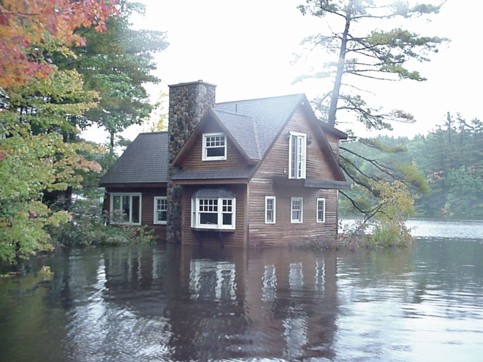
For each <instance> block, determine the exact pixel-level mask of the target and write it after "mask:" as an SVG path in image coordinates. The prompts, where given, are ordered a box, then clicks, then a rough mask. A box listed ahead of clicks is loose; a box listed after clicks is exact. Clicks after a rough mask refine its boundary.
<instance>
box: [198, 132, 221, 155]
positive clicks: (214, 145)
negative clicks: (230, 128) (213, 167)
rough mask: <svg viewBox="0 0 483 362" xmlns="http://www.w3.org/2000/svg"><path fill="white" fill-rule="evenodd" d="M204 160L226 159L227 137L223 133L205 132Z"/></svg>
mask: <svg viewBox="0 0 483 362" xmlns="http://www.w3.org/2000/svg"><path fill="white" fill-rule="evenodd" d="M202 160H203V161H216V160H226V137H225V135H224V134H223V133H204V134H203V156H202Z"/></svg>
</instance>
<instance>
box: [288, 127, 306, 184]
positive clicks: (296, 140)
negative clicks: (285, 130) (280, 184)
mask: <svg viewBox="0 0 483 362" xmlns="http://www.w3.org/2000/svg"><path fill="white" fill-rule="evenodd" d="M306 156H307V135H306V134H305V133H298V132H290V144H289V174H288V175H289V178H293V179H304V178H305V172H306V158H307V157H306Z"/></svg>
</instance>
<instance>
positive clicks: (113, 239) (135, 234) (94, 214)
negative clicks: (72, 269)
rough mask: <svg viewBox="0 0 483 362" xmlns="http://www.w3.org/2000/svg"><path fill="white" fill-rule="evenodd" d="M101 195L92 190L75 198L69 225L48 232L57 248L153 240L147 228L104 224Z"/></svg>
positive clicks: (152, 234)
mask: <svg viewBox="0 0 483 362" xmlns="http://www.w3.org/2000/svg"><path fill="white" fill-rule="evenodd" d="M100 196H101V193H100V192H99V191H93V192H91V193H90V194H88V195H87V196H85V197H82V198H79V199H77V200H76V201H75V202H74V203H73V205H72V208H71V210H70V215H71V220H70V222H69V223H66V224H62V225H60V226H59V227H56V228H51V229H50V234H51V236H52V239H53V240H54V241H55V244H56V245H57V246H64V247H83V246H90V245H117V244H125V243H130V242H137V243H148V242H153V241H155V235H154V232H153V231H152V230H151V229H149V228H145V227H137V226H136V227H130V226H125V227H113V226H110V225H107V224H106V214H105V213H103V212H102V202H101V201H100V199H101V197H100Z"/></svg>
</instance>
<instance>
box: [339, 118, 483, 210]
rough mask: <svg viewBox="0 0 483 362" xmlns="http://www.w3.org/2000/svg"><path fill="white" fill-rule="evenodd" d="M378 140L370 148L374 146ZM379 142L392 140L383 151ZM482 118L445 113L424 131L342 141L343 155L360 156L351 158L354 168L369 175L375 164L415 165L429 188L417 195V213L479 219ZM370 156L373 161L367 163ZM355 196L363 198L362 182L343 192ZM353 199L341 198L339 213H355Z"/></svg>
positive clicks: (482, 175)
mask: <svg viewBox="0 0 483 362" xmlns="http://www.w3.org/2000/svg"><path fill="white" fill-rule="evenodd" d="M376 144H377V145H379V146H378V147H374V145H376ZM380 145H391V146H390V147H387V149H386V150H384V151H387V150H389V149H390V150H391V151H390V152H383V151H381V146H380ZM482 146H483V122H482V121H480V120H478V119H474V120H472V121H466V120H465V119H464V118H462V117H461V116H460V115H457V116H451V115H450V114H448V115H447V118H446V120H445V122H444V123H443V124H441V125H439V126H438V127H437V128H436V129H435V130H433V131H432V132H430V133H429V134H427V135H424V136H421V135H419V136H416V137H415V138H413V139H409V138H407V137H389V136H380V137H377V138H374V139H370V140H367V139H365V140H358V141H354V142H350V143H348V144H346V145H344V149H345V150H343V151H342V153H341V156H342V157H344V156H345V155H347V154H350V153H351V152H354V153H357V154H360V155H363V156H364V157H365V158H366V160H364V159H362V158H356V159H353V160H352V162H354V163H355V167H357V168H359V169H360V170H361V171H362V172H365V173H368V174H371V173H372V172H374V169H375V166H374V163H375V164H386V165H391V167H392V168H394V169H398V168H404V167H405V166H404V165H412V166H415V167H416V168H417V169H418V170H419V171H420V173H422V174H423V175H424V177H425V178H426V180H427V184H428V186H429V190H427V192H425V193H421V194H420V195H418V196H417V197H416V200H415V215H414V216H416V217H424V218H451V219H483V147H482ZM367 160H370V161H371V162H372V163H371V162H367ZM347 195H348V196H349V197H350V198H352V199H354V200H361V199H363V196H364V195H363V191H362V190H361V188H360V187H357V186H356V187H354V188H353V189H352V190H350V191H349V192H347ZM354 211H355V210H354V208H353V205H352V203H351V202H350V200H349V199H347V198H342V199H341V212H342V213H343V214H344V215H350V214H352V213H354Z"/></svg>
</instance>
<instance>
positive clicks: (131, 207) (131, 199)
mask: <svg viewBox="0 0 483 362" xmlns="http://www.w3.org/2000/svg"><path fill="white" fill-rule="evenodd" d="M109 216H110V222H111V224H121V225H122V224H124V225H141V194H140V193H112V194H111V203H110V214H109Z"/></svg>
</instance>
